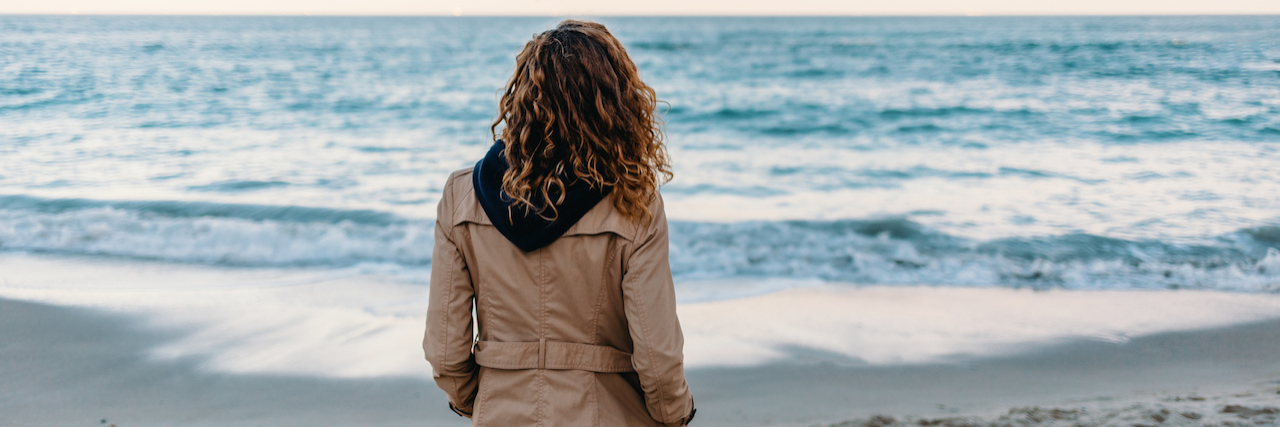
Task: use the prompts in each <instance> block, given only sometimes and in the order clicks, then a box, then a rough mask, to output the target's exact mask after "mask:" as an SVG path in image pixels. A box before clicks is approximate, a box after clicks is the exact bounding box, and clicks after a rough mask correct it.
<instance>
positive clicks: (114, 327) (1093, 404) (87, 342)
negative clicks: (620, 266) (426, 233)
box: [0, 300, 1280, 427]
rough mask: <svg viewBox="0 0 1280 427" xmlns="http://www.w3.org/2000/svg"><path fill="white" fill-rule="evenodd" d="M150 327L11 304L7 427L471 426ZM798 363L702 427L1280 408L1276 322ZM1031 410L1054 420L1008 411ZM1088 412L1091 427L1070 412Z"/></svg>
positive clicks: (704, 404) (704, 382)
mask: <svg viewBox="0 0 1280 427" xmlns="http://www.w3.org/2000/svg"><path fill="white" fill-rule="evenodd" d="M142 323H143V322H141V320H140V319H139V318H134V317H131V316H130V315H127V314H119V313H115V312H100V311H95V310H88V309H78V308H64V307H53V306H46V305H40V304H32V303H26V302H17V301H9V300H0V414H2V415H0V425H6V426H7V425H14V426H30V425H66V426H74V425H102V424H101V421H102V420H104V419H105V420H107V423H108V424H116V425H117V426H119V427H126V426H150V425H184V426H203V425H210V426H212V425H217V426H258V425H263V426H292V425H329V426H342V425H351V426H356V425H415V426H423V425H427V426H449V425H467V423H466V421H465V420H463V419H461V418H458V417H457V416H456V415H454V414H453V413H451V412H449V411H448V409H447V408H446V407H445V404H444V396H443V394H441V393H440V392H439V391H438V390H436V388H435V386H434V385H433V384H432V383H431V382H430V381H427V380H423V379H417V378H405V379H392V378H379V379H316V378H307V377H291V376H272V375H231V374H219V373H210V372H205V371H203V370H201V369H199V366H200V363H201V361H200V360H199V359H197V358H185V359H179V360H176V361H173V360H170V361H152V360H147V357H146V356H145V355H146V351H147V349H149V348H152V347H154V346H156V345H159V344H160V343H164V342H166V341H169V340H172V339H174V338H175V337H176V335H174V333H173V332H156V331H154V330H150V329H145V328H143V327H142V326H141V325H142ZM795 352H796V357H795V359H796V360H800V361H804V362H803V363H792V364H781V365H779V364H775V365H771V366H766V367H756V368H717V369H696V370H691V371H690V372H689V378H690V382H691V386H692V387H693V389H694V393H695V396H696V398H697V402H698V407H699V411H698V418H697V420H696V421H695V423H694V425H695V426H721V425H723V426H730V425H744V426H750V425H804V426H808V425H832V424H841V423H844V424H845V425H886V424H891V423H890V422H889V419H890V418H892V420H893V421H894V422H897V423H912V424H917V425H918V424H919V421H920V420H925V421H926V422H932V421H930V420H943V419H951V420H952V421H948V422H950V423H952V424H954V425H964V424H971V425H984V424H993V425H998V424H1000V423H1014V424H1015V425H1016V424H1027V423H1028V422H1030V421H1029V420H1037V419H1038V420H1040V421H1036V422H1035V423H1047V424H1052V423H1068V424H1070V423H1076V422H1082V421H1088V420H1094V421H1088V422H1085V423H1086V424H1104V425H1105V424H1113V422H1114V423H1120V421H1122V420H1124V422H1123V423H1120V424H1117V425H1126V426H1128V425H1131V424H1134V423H1140V422H1138V421H1133V420H1147V421H1146V422H1149V423H1152V425H1156V424H1161V423H1153V422H1152V421H1153V419H1152V418H1151V414H1156V416H1157V417H1166V416H1165V415H1159V414H1160V412H1159V411H1160V410H1161V409H1165V410H1169V409H1167V407H1173V408H1174V409H1175V410H1174V412H1177V411H1176V409H1177V408H1180V407H1184V406H1185V407H1187V408H1190V409H1187V411H1190V412H1195V413H1196V414H1197V415H1201V416H1202V418H1200V419H1199V420H1192V419H1190V418H1186V417H1181V415H1179V416H1176V417H1174V416H1169V417H1167V419H1166V422H1168V423H1175V421H1176V422H1177V423H1181V424H1178V425H1183V424H1187V423H1190V424H1188V425H1195V424H1197V423H1201V422H1202V421H1204V422H1208V421H1211V420H1212V421H1213V422H1214V423H1215V424H1219V425H1221V419H1229V420H1237V421H1242V422H1247V423H1248V424H1251V425H1252V424H1254V423H1256V422H1264V423H1266V422H1268V421H1266V420H1268V418H1266V417H1268V416H1270V415H1269V414H1270V413H1269V412H1268V409H1266V408H1268V407H1275V406H1280V404H1277V403H1276V402H1277V401H1280V394H1274V393H1276V391H1277V387H1280V382H1277V381H1280V356H1277V355H1280V320H1278V321H1267V322H1261V323H1253V324H1247V325H1241V326H1232V327H1227V328H1220V329H1214V330H1202V331H1190V332H1174V333H1164V334H1159V335H1152V336H1147V337H1141V338H1135V339H1133V340H1131V341H1128V342H1126V343H1114V342H1101V341H1079V342H1071V343H1065V344H1061V345H1056V346H1052V347H1048V348H1044V349H1041V350H1038V351H1035V352H1032V353H1025V354H1022V355H1018V356H1008V357H999V358H975V359H970V360H966V359H965V358H963V357H960V358H954V359H953V360H951V361H949V362H948V363H945V364H930V365H912V366H857V365H850V364H847V363H846V362H842V361H840V360H841V359H840V358H837V357H827V355H823V354H820V353H815V352H810V351H804V350H798V349H797V350H795ZM425 368H426V366H425V362H424V369H425ZM1246 394H1247V396H1245V395H1246ZM1237 395H1239V396H1237ZM1192 396H1200V397H1204V398H1205V400H1190V399H1189V397H1192ZM1198 398H1199V397H1198ZM1179 399H1180V400H1179ZM1237 404H1238V405H1239V407H1240V408H1243V409H1239V410H1232V406H1230V405H1237ZM1162 405H1164V406H1162ZM1179 405H1181V406H1179ZM1268 405H1270V406H1268ZM1027 406H1039V407H1042V408H1046V409H1043V410H1039V411H1040V412H1037V411H1038V410H1022V409H1015V410H1014V413H1012V414H1010V412H1009V410H1010V408H1022V407H1027ZM1047 408H1059V409H1060V411H1059V412H1054V411H1053V410H1052V409H1047ZM1081 408H1086V409H1081ZM1108 408H1111V409H1108ZM1126 408H1128V409H1126ZM1082 410H1084V411H1086V412H1087V414H1088V416H1085V415H1081V413H1079V412H1075V413H1073V412H1070V411H1082ZM1224 410H1226V412H1223V411H1224ZM1019 411H1021V412H1019ZM1107 411H1112V412H1107ZM1125 411H1128V412H1125ZM1153 411H1154V412H1153ZM1197 411H1198V412H1197ZM1054 414H1057V415H1054ZM1073 414H1074V415H1073ZM1107 414H1111V415H1107ZM1116 414H1119V415H1116ZM1125 414H1128V415H1125ZM1242 414H1247V415H1249V417H1243V416H1242ZM876 415H884V416H886V417H882V418H873V417H874V416H876ZM1001 417H1005V418H1004V421H1001ZM1071 417H1075V418H1071ZM1089 417H1092V418H1089ZM1126 417H1128V418H1126ZM1180 417H1181V418H1180ZM1215 417H1216V418H1215ZM1130 418H1132V420H1131V419H1130ZM1271 419H1272V420H1274V418H1271ZM957 420H958V421H957ZM1017 420H1021V421H1017ZM1097 420H1102V421H1097ZM939 422H942V421H939Z"/></svg>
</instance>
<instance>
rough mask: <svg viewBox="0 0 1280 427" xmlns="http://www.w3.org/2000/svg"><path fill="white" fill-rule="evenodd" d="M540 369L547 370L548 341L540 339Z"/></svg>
mask: <svg viewBox="0 0 1280 427" xmlns="http://www.w3.org/2000/svg"><path fill="white" fill-rule="evenodd" d="M538 369H547V339H546V338H538Z"/></svg>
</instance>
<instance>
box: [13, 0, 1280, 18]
mask: <svg viewBox="0 0 1280 427" xmlns="http://www.w3.org/2000/svg"><path fill="white" fill-rule="evenodd" d="M15 13H18V14H22V13H41V14H76V13H79V14H181V15H462V16H471V15H552V16H565V15H571V16H583V15H585V16H592V15H597V16H599V15H1167V14H1280V0H1051V1H1046V0H892V1H885V0H879V1H850V0H844V1H840V0H703V1H697V0H637V1H628V2H618V1H601V0H467V1H453V0H345V1H333V0H206V1H190V0H0V14H15Z"/></svg>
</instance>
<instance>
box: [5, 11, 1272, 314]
mask: <svg viewBox="0 0 1280 427" xmlns="http://www.w3.org/2000/svg"><path fill="white" fill-rule="evenodd" d="M555 22H556V21H555V20H552V19H545V18H337V17H334V18H303V17H296V18H289V17H270V18H268V17H261V18H251V17H76V16H68V17H38V16H8V17H0V250H4V251H22V252H37V253H50V254H66V255H72V256H87V257H113V258H120V259H148V260H159V261H162V262H174V263H197V264H211V265H216V266H225V267H226V268H229V269H238V268H257V267H294V266H299V267H301V266H306V267H307V268H313V267H321V268H326V267H332V268H346V267H350V266H353V265H378V266H380V267H379V268H384V267H385V268H392V269H403V270H404V271H405V272H406V273H405V274H406V275H407V276H413V277H418V276H421V275H422V271H424V270H425V269H426V268H429V265H430V256H431V254H430V251H431V239H432V235H431V234H432V227H431V219H432V216H433V215H434V212H435V209H434V206H435V203H436V201H437V200H438V198H439V190H440V187H441V185H442V184H443V181H444V178H445V177H446V176H447V175H448V173H449V172H451V171H453V170H456V169H458V168H463V167H468V166H469V165H470V164H472V163H474V161H475V160H477V159H478V158H479V157H480V155H481V154H483V152H484V150H485V148H486V147H487V146H488V144H490V143H491V142H492V140H491V137H490V135H489V129H488V128H489V125H490V123H491V121H492V119H493V118H494V114H495V111H494V105H495V103H496V99H497V93H498V90H499V89H500V88H501V86H502V85H503V83H504V81H505V79H506V78H507V77H508V75H509V73H510V72H511V70H512V64H513V58H514V56H515V54H516V53H517V52H518V50H519V49H520V47H521V46H522V45H523V42H524V41H526V40H527V39H528V38H529V36H530V35H532V34H534V33H536V32H539V31H541V30H544V29H547V28H550V27H552V26H554V24H555ZM602 22H604V23H605V24H607V25H608V26H609V27H610V28H611V29H612V30H613V32H614V33H615V34H616V35H617V36H618V37H619V38H620V39H621V40H622V41H623V42H624V43H625V44H626V45H627V46H628V47H629V51H630V53H631V55H632V57H633V59H634V60H635V61H636V63H637V64H638V66H639V67H640V69H641V73H642V75H643V77H644V78H645V79H646V81H648V82H649V83H650V84H651V85H652V86H653V87H654V88H655V89H656V90H657V92H658V95H659V97H660V98H661V99H663V100H664V101H665V102H666V104H665V105H664V106H663V118H664V119H665V121H666V123H667V126H666V135H667V143H668V145H669V147H670V150H671V154H672V156H673V159H674V162H675V172H676V178H675V180H674V181H672V182H671V183H669V184H668V185H667V186H665V187H664V189H663V194H664V197H665V198H666V201H667V205H668V214H669V216H670V217H671V219H672V227H673V230H674V231H675V233H673V236H672V254H673V257H672V263H673V268H674V270H675V273H676V275H677V277H678V280H683V281H687V280H702V279H711V280H719V279H732V278H737V277H749V278H786V279H817V280H818V281H838V282H854V283H867V284H920V283H925V284H942V285H956V286H1031V287H1066V288H1134V287H1139V288H1211V289H1225V290H1240V291H1261V292H1274V291H1276V290H1280V251H1277V250H1276V249H1274V248H1277V247H1280V215H1277V214H1276V212H1280V168H1277V167H1276V165H1277V160H1280V153H1277V148H1280V17H1266V16H1260V17H1124V18H1088V17H1068V18H1059V17H1052V18H1050V17H1045V18H625V19H624V18H608V19H603V20H602ZM379 271H382V270H379ZM421 280H424V281H425V278H423V279H421ZM700 295H707V297H706V298H710V299H719V298H730V297H733V296H734V295H735V294H734V293H733V292H731V291H726V292H725V293H723V294H720V293H716V292H714V291H710V292H705V291H704V292H701V293H700Z"/></svg>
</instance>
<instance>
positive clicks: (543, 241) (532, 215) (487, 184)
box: [471, 140, 609, 252]
mask: <svg viewBox="0 0 1280 427" xmlns="http://www.w3.org/2000/svg"><path fill="white" fill-rule="evenodd" d="M503 148H504V146H503V144H502V140H498V142H495V143H494V144H493V147H490V148H489V153H488V154H485V156H484V159H481V160H480V161H479V162H477V163H476V169H475V171H474V172H472V173H471V183H472V184H473V186H474V187H475V190H476V199H477V200H479V201H480V206H481V207H483V208H484V213H485V215H488V216H489V221H491V222H493V226H494V227H495V228H497V229H498V232H500V233H502V235H503V236H506V238H507V240H510V241H511V243H514V244H515V245H516V247H518V248H520V250H522V251H525V252H529V251H532V250H535V249H538V248H541V247H543V246H546V245H550V244H551V242H554V241H556V239H559V238H560V236H563V235H564V232H565V231H569V227H572V226H573V224H575V223H577V222H578V220H580V219H582V216H583V215H586V214H587V211H589V210H591V208H593V207H595V206H596V204H597V203H600V201H601V200H604V196H605V195H606V194H608V193H609V189H607V188H606V189H603V190H601V189H599V188H591V186H590V185H589V184H587V183H586V182H585V181H582V180H574V182H573V183H572V184H568V185H566V186H565V194H564V202H563V203H561V204H559V205H556V210H557V212H558V213H559V214H558V215H557V217H556V220H555V221H547V220H546V219H545V218H543V217H541V216H538V210H537V209H528V208H527V207H521V206H512V203H513V202H515V199H512V198H511V196H508V195H507V193H505V192H503V191H502V174H503V173H506V171H507V169H508V168H510V167H511V166H510V165H509V164H507V157H506V156H505V155H503V153H502V150H503ZM565 181H566V182H567V181H568V180H567V179H566V180H565ZM538 208H542V206H538ZM546 213H547V214H550V211H549V210H548V212H546Z"/></svg>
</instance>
